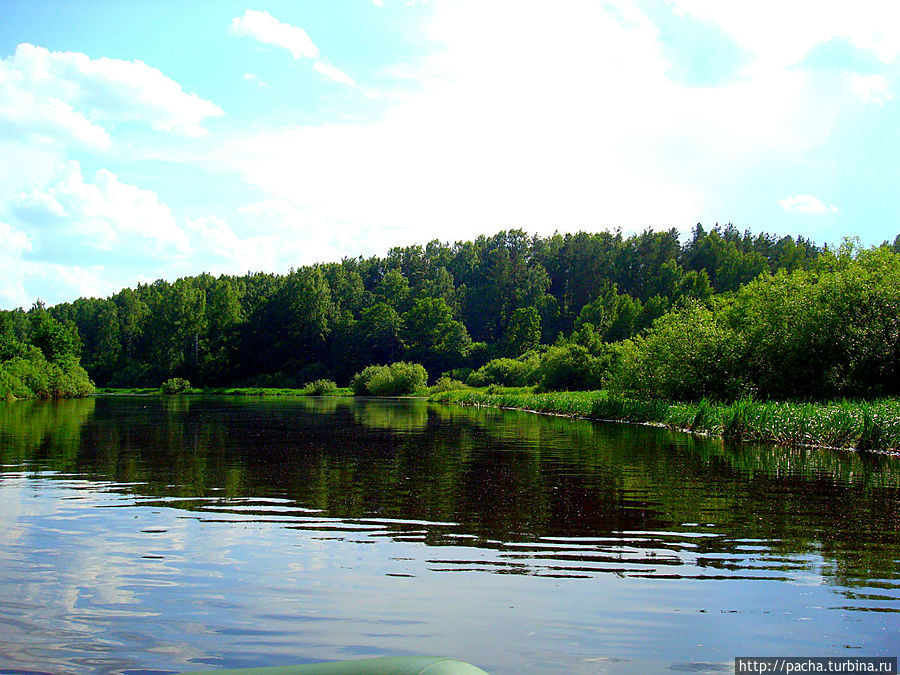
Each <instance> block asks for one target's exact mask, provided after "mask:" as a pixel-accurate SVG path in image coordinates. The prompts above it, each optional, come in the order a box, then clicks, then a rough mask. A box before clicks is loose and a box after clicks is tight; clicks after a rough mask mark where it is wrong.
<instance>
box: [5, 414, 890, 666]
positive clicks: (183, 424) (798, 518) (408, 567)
mask: <svg viewBox="0 0 900 675" xmlns="http://www.w3.org/2000/svg"><path fill="white" fill-rule="evenodd" d="M0 466H2V467H3V468H2V473H0V509H2V513H3V514H4V518H3V519H2V521H0V541H2V542H3V543H2V545H0V565H2V569H0V572H2V574H3V575H4V577H3V578H2V579H0V583H2V584H3V593H2V594H0V597H2V598H6V599H8V600H2V601H0V622H2V623H3V624H4V627H5V628H6V629H7V635H9V636H11V637H8V638H6V641H4V639H3V638H0V667H3V665H4V662H6V663H27V662H28V658H30V657H35V655H37V657H40V658H36V661H34V662H45V661H46V659H47V658H49V657H47V653H49V652H52V653H53V654H54V655H55V656H54V657H53V659H52V660H53V662H54V664H55V669H56V671H57V672H68V671H69V670H72V671H73V672H74V671H81V670H83V669H84V668H85V664H88V663H91V662H92V658H94V657H92V656H90V655H89V654H86V653H84V651H85V650H91V649H98V650H100V651H101V652H102V654H101V655H100V656H97V658H96V659H95V660H96V663H95V664H94V665H95V666H96V664H97V663H99V664H101V665H100V666H96V667H99V668H100V669H105V670H116V669H117V668H119V669H121V668H124V667H125V665H123V664H125V661H122V660H121V652H122V651H123V650H126V651H127V650H128V649H131V650H132V651H133V650H135V649H138V650H140V651H141V652H142V653H145V654H146V653H153V654H164V652H165V645H166V644H177V645H179V646H178V650H177V655H172V656H171V658H170V657H166V656H164V655H163V656H158V658H157V657H154V658H156V660H157V662H158V663H160V664H163V666H165V667H172V664H173V663H179V664H182V665H183V664H201V665H230V666H238V665H254V664H259V663H260V662H259V660H258V658H259V651H260V649H261V648H262V647H264V649H263V651H265V652H266V653H267V654H269V656H268V657H267V658H269V662H272V663H275V662H290V661H298V660H301V661H302V660H307V659H314V658H340V657H342V656H343V657H346V656H347V655H348V654H351V655H352V654H356V655H375V654H377V653H380V651H383V650H387V651H390V653H411V652H412V653H422V652H423V651H426V652H427V651H437V652H439V653H440V652H443V653H452V654H454V655H459V656H462V657H464V658H466V657H467V658H470V660H474V661H476V662H479V663H480V664H482V665H485V666H492V667H493V669H494V670H496V671H497V672H517V671H519V670H520V669H522V665H521V663H522V662H521V661H520V660H521V659H525V660H526V661H528V660H529V659H530V661H528V663H530V664H531V667H530V668H525V669H524V670H528V671H531V672H554V671H555V670H557V669H565V670H569V671H572V672H577V671H579V670H582V671H584V672H596V669H597V668H598V667H599V666H598V665H597V664H600V663H602V665H603V667H604V668H607V669H609V670H610V671H614V672H646V670H645V669H646V668H647V667H648V661H647V659H651V656H648V655H652V653H653V650H652V649H651V645H654V644H655V645H657V646H660V645H662V652H661V653H659V654H658V655H657V656H655V657H652V658H654V659H657V661H654V663H657V665H663V666H665V667H670V666H671V667H674V665H678V664H680V665H681V666H684V665H685V664H690V663H695V664H700V665H699V666H698V667H700V668H701V670H702V667H704V666H702V664H703V663H708V659H707V660H704V659H703V658H701V657H702V656H703V655H704V654H706V655H708V654H709V653H713V654H714V655H715V656H716V658H718V659H719V661H718V662H717V663H718V664H719V665H721V663H726V662H728V659H730V658H733V656H734V655H735V654H736V653H738V652H741V653H751V652H752V653H762V652H766V651H768V652H773V653H775V652H778V651H779V650H778V649H776V647H781V651H780V652H779V653H787V652H791V653H825V652H827V653H837V652H836V650H837V651H840V650H842V649H847V648H850V646H852V647H859V648H866V649H869V650H870V651H869V652H868V653H875V651H877V650H878V649H881V648H885V647H887V646H890V645H896V644H898V639H897V638H898V634H897V628H896V626H895V625H894V623H892V622H891V618H892V617H893V614H895V613H896V611H897V610H898V609H900V603H898V600H900V585H898V574H900V563H898V560H897V550H898V544H900V536H898V530H900V500H898V494H900V464H898V462H897V460H895V459H893V458H889V457H884V456H866V455H859V454H851V453H843V452H834V451H827V450H812V449H800V450H785V449H772V448H765V447H753V446H740V447H733V446H726V445H725V444H723V443H721V442H717V441H710V440H702V439H695V438H691V437H689V436H685V435H681V434H673V433H669V432H666V431H664V430H660V429H653V428H640V427H639V428H636V427H628V426H619V425H608V424H594V423H589V422H578V421H573V420H568V419H560V418H550V417H539V416H535V415H530V414H525V413H515V412H509V411H494V410H485V409H464V408H457V407H444V406H435V405H429V404H426V403H425V402H422V401H375V400H369V401H357V402H354V401H351V400H347V399H337V398H323V399H264V400H260V399H255V398H233V399H222V398H217V399H204V398H192V397H184V398H181V397H173V398H165V399H159V398H100V399H96V400H94V399H88V400H84V401H69V402H61V403H58V404H53V403H41V402H36V403H29V404H22V405H20V404H15V405H9V406H5V407H0ZM123 507H125V508H123ZM348 570H352V573H351V572H349V571H348ZM402 583H406V584H412V585H413V586H414V587H415V588H416V593H415V594H413V595H412V596H411V595H410V594H409V593H407V592H402V591H400V589H401V588H402V587H399V586H396V585H395V584H402ZM585 584H586V585H585ZM573 585H574V586H573ZM398 591H400V594H399V595H398V594H397V593H398ZM358 593H362V594H364V597H365V598H366V599H365V601H364V602H363V603H362V604H361V603H360V596H359V595H355V594H358ZM525 598H527V599H528V600H527V603H526V602H525V600H524V599H525ZM185 601H187V602H189V603H190V607H189V608H185V607H184V603H185ZM436 602H438V603H440V602H443V603H446V604H445V605H443V606H442V609H441V610H439V614H437V613H436V611H437V610H435V607H436V606H440V605H435V604H434V603H436ZM498 603H500V604H498ZM502 603H506V604H502ZM467 604H468V608H467V606H466V605H467ZM473 605H474V606H475V607H476V608H477V609H476V613H478V615H479V619H478V620H477V621H475V622H474V623H473V620H472V618H471V613H472V612H471V607H472V606H473ZM526 605H527V606H526ZM510 608H514V609H510ZM707 613H715V614H717V615H718V618H717V621H718V623H709V622H707V621H706V620H705V619H702V620H701V619H700V618H698V616H697V615H698V614H707ZM176 615H177V616H183V617H184V618H183V619H178V620H173V619H172V617H174V616H176ZM731 615H734V616H735V618H733V619H731V618H727V617H730V616H731ZM162 617H165V621H164V626H163V628H161V629H159V630H161V631H162V633H159V632H158V630H157V628H154V627H153V626H154V625H155V624H156V623H157V622H159V621H160V620H162V619H161V618H162ZM392 617H393V618H397V617H399V620H401V621H405V622H406V623H403V624H401V625H400V626H393V627H389V624H388V623H386V622H389V621H391V620H393V618H392ZM848 617H856V618H855V619H853V620H852V621H851V620H850V619H849V618H848ZM860 617H865V618H860ZM448 621H449V622H450V623H447V622H448ZM798 621H803V622H809V623H808V624H806V625H804V626H802V627H799V626H798V625H796V623H797V622H798ZM296 622H301V623H302V629H301V628H300V627H299V626H300V624H296ZM491 622H493V623H491ZM860 622H862V623H860ZM338 624H339V625H340V629H339V630H338V629H335V628H334V626H335V625H338ZM526 624H527V625H531V624H534V631H533V632H534V635H537V636H539V637H533V636H532V638H529V637H528V634H529V631H528V630H525V627H526ZM726 624H727V626H728V628H729V630H730V631H732V632H733V634H730V635H724V634H722V632H721V631H720V628H721V626H723V625H726ZM123 626H124V628H123ZM251 626H252V627H251ZM504 626H505V627H504ZM826 628H827V630H825V629H826ZM519 629H522V632H521V634H520V633H518V632H516V631H519ZM788 629H790V630H791V631H793V634H794V635H795V637H794V638H792V639H793V642H791V645H790V646H791V649H787V650H786V651H785V648H784V647H785V645H784V644H782V643H781V642H779V640H781V639H782V638H781V637H780V636H782V635H783V634H784V632H785V631H786V630H788ZM298 631H300V633H302V634H303V635H299V634H298ZM509 631H513V632H515V633H516V634H515V635H513V636H510V635H507V634H506V633H507V632H509ZM691 631H697V635H700V636H701V637H702V638H703V639H704V640H706V642H705V643H700V644H704V645H705V646H703V647H702V648H700V647H697V646H696V645H695V644H693V643H692V644H687V643H685V644H684V645H682V644H681V643H682V642H684V640H683V636H684V635H685V634H691V633H690V632H691ZM34 635H41V636H42V637H41V639H40V640H43V641H44V643H45V645H50V646H48V647H47V648H46V649H44V650H42V648H39V647H36V646H35V644H34V639H33V638H32V637H29V636H34ZM151 635H152V636H153V637H152V638H151V637H150V636H151ZM223 635H224V636H228V638H229V639H228V640H227V641H226V642H227V644H229V645H230V651H229V652H228V654H226V655H218V656H214V654H215V653H216V648H215V647H214V644H215V642H216V640H215V639H212V637H210V636H213V637H216V636H218V637H216V639H218V640H219V641H220V642H221V639H222V636H223ZM348 635H350V636H352V637H353V640H351V641H352V642H353V644H350V643H349V642H348V638H347V636H348ZM437 635H441V636H442V637H441V638H438V637H436V636H437ZM185 636H189V638H186V637H185ZM488 638H490V639H493V640H502V639H506V640H507V641H508V644H509V645H510V647H509V648H508V649H506V650H504V653H503V654H502V655H501V654H498V653H497V649H496V648H494V649H491V647H490V645H489V644H488ZM40 640H38V641H39V642H40ZM166 640H169V641H170V642H169V643H167V642H166ZM573 641H574V644H575V645H576V646H577V649H575V650H574V652H573V649H572V647H571V644H572V643H573ZM461 644H465V645H470V646H472V649H475V652H476V653H475V654H474V656H472V655H470V654H463V653H460V651H459V649H460V645H461ZM254 645H255V647H254ZM337 645H341V647H340V649H338V648H337ZM567 645H568V646H567ZM762 645H769V646H770V647H771V648H770V649H768V650H767V649H762ZM426 647H427V648H426ZM438 647H441V649H437V648H438ZM747 647H756V648H757V651H753V650H749V651H748V649H747ZM301 648H302V649H301ZM298 649H299V650H300V654H299V655H298ZM341 649H347V650H349V652H347V651H344V652H342V651H341ZM254 650H255V651H254ZM510 650H511V651H510ZM872 650H875V651H872ZM598 651H599V653H598ZM562 653H565V654H568V655H570V656H568V657H566V659H563V661H564V663H563V662H561V661H560V658H561V657H560V654H562ZM678 654H680V657H679V658H678V659H676V655H678ZM251 656H252V657H253V658H251ZM301 656H302V657H304V658H300V657H301ZM476 657H477V658H476ZM254 658H255V659H256V660H253V659H254ZM116 659H120V660H119V661H117V660H116ZM597 659H601V661H598V660H597ZM604 659H605V660H604ZM126 661H127V660H126ZM143 663H144V664H145V665H146V660H145V661H144V662H143ZM117 664H118V665H117ZM166 664H168V665H166ZM133 665H134V664H133V663H132V666H133ZM161 667H162V666H161ZM195 667H199V666H195Z"/></svg>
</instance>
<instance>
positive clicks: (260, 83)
mask: <svg viewBox="0 0 900 675" xmlns="http://www.w3.org/2000/svg"><path fill="white" fill-rule="evenodd" d="M244 81H245V82H250V83H252V84H255V85H256V86H257V87H260V88H261V89H271V88H272V86H271V85H270V84H269V83H268V82H266V81H265V80H264V79H262V78H261V77H260V76H259V75H256V74H254V73H244Z"/></svg>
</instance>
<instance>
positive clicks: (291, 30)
mask: <svg viewBox="0 0 900 675" xmlns="http://www.w3.org/2000/svg"><path fill="white" fill-rule="evenodd" d="M231 32H232V33H234V34H235V35H242V36H244V37H249V38H253V39H254V40H257V41H259V42H262V43H264V44H267V45H273V46H275V47H282V48H283V49H287V50H288V51H289V52H290V53H291V54H293V55H294V58H295V59H299V58H303V57H306V58H310V59H314V58H316V57H317V56H318V55H319V49H318V47H316V45H315V44H313V41H312V39H311V38H310V37H309V35H308V34H307V32H306V31H305V30H303V29H302V28H298V27H297V26H292V25H290V24H289V23H283V22H281V21H279V20H278V19H276V18H275V17H274V16H272V15H271V14H269V13H268V12H262V11H259V10H256V9H248V10H247V11H246V12H244V16H240V17H237V18H235V19H232V21H231Z"/></svg>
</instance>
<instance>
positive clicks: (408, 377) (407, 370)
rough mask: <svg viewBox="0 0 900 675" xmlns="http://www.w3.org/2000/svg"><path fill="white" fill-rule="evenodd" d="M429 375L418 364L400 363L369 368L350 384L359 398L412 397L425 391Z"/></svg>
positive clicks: (356, 376)
mask: <svg viewBox="0 0 900 675" xmlns="http://www.w3.org/2000/svg"><path fill="white" fill-rule="evenodd" d="M427 381H428V373H427V371H426V370H425V368H424V367H423V366H422V365H421V364H418V363H407V362H405V361H398V362H396V363H392V364H390V365H389V366H367V367H366V368H364V369H363V370H362V371H360V372H359V373H357V374H356V375H355V376H354V377H353V379H352V380H351V382H350V387H351V388H352V389H353V393H354V394H355V395H357V396H366V395H369V396H410V395H413V394H417V393H419V392H421V391H423V390H424V388H425V383H426V382H427Z"/></svg>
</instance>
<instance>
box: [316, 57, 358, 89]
mask: <svg viewBox="0 0 900 675" xmlns="http://www.w3.org/2000/svg"><path fill="white" fill-rule="evenodd" d="M313 70H315V71H316V72H317V73H319V75H321V76H322V77H324V78H325V79H328V80H331V81H332V82H338V83H340V84H346V85H347V86H348V87H352V86H354V85H355V84H356V82H354V81H353V78H352V77H350V76H349V75H347V73H345V72H344V71H343V70H341V69H340V68H335V67H334V66H331V65H329V64H327V63H323V62H322V61H316V62H315V64H314V65H313Z"/></svg>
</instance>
